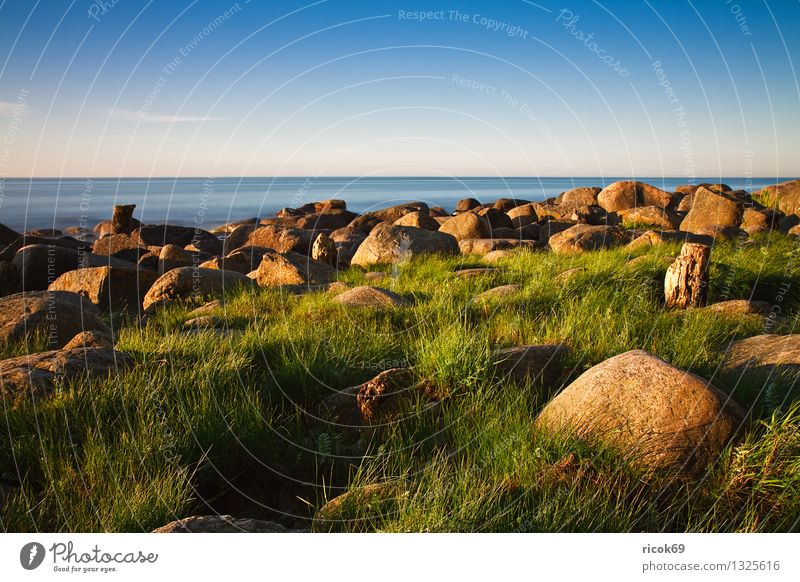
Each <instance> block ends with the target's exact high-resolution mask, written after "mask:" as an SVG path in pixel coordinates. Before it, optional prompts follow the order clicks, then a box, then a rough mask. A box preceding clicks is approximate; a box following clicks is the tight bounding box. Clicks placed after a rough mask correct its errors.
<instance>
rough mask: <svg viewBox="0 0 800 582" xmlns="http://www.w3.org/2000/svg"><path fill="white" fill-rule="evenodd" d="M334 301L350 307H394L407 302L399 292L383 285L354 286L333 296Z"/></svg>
mask: <svg viewBox="0 0 800 582" xmlns="http://www.w3.org/2000/svg"><path fill="white" fill-rule="evenodd" d="M333 301H334V303H341V304H342V305H347V306H349V307H376V308H387V307H388V308H393V307H400V306H402V305H404V304H405V303H406V301H405V299H403V298H402V297H401V296H400V295H398V294H397V293H394V292H392V291H389V290H388V289H382V288H381V287H370V286H362V287H354V288H352V289H349V290H348V291H345V292H344V293H341V294H339V295H337V296H336V297H334V298H333Z"/></svg>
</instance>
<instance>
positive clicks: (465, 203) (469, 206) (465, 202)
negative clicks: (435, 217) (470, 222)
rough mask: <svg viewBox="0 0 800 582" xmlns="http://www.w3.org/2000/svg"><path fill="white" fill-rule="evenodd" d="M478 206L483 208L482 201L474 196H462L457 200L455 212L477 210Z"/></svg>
mask: <svg viewBox="0 0 800 582" xmlns="http://www.w3.org/2000/svg"><path fill="white" fill-rule="evenodd" d="M478 208H481V203H480V202H478V201H477V200H475V199H474V198H462V199H461V200H459V201H458V202H456V211H455V213H456V214H461V213H462V212H469V211H470V210H476V209H478Z"/></svg>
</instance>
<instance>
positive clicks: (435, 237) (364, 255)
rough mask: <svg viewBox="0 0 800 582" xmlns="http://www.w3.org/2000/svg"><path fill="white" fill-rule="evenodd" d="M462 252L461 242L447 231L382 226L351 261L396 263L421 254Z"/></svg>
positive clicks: (361, 263)
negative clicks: (459, 243)
mask: <svg viewBox="0 0 800 582" xmlns="http://www.w3.org/2000/svg"><path fill="white" fill-rule="evenodd" d="M453 220H455V219H453ZM458 252H459V249H458V242H456V239H455V238H454V237H453V236H451V235H449V234H447V233H444V232H440V231H430V230H424V229H421V228H414V227H413V226H381V227H378V228H376V229H375V230H373V231H372V232H371V233H370V235H369V236H368V237H367V238H366V239H365V240H364V242H362V243H361V244H360V245H359V247H358V249H357V250H356V252H355V254H354V255H353V259H352V260H351V264H353V265H357V266H361V267H366V266H369V265H378V264H396V263H400V262H402V261H405V260H408V259H410V258H411V257H414V256H417V255H421V254H429V253H440V254H447V255H456V254H458Z"/></svg>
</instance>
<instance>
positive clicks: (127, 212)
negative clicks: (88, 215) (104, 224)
mask: <svg viewBox="0 0 800 582" xmlns="http://www.w3.org/2000/svg"><path fill="white" fill-rule="evenodd" d="M134 208H136V204H125V205H122V206H114V214H113V215H112V217H111V234H130V233H132V232H133V209H134Z"/></svg>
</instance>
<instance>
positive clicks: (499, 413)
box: [0, 234, 800, 531]
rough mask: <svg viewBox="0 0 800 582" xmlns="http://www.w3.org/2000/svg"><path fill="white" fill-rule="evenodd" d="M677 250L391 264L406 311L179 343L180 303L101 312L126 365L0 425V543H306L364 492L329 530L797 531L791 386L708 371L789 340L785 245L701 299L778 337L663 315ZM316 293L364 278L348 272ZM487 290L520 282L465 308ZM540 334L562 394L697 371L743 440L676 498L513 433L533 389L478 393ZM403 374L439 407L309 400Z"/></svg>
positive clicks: (543, 439)
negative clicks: (590, 376) (387, 423)
mask: <svg viewBox="0 0 800 582" xmlns="http://www.w3.org/2000/svg"><path fill="white" fill-rule="evenodd" d="M678 248H679V247H678V246H677V245H670V244H667V245H662V246H658V247H652V248H649V249H642V250H639V251H634V252H633V254H631V253H630V252H629V251H627V250H624V249H615V250H608V251H598V252H590V253H584V254H581V255H576V256H572V257H569V256H558V255H555V254H553V253H550V252H541V251H539V252H526V253H519V254H515V255H514V256H513V257H509V258H507V259H503V260H502V261H501V262H499V263H497V264H496V265H494V266H496V267H498V269H499V271H498V272H496V273H494V274H490V275H488V276H485V277H479V278H471V279H466V278H460V277H456V276H454V275H453V271H454V270H455V269H457V268H461V267H473V266H485V265H483V264H482V263H481V260H480V258H479V257H474V258H472V257H455V258H441V257H430V258H426V259H422V260H414V261H412V262H410V263H407V264H403V265H400V266H397V267H387V268H385V269H384V270H385V271H386V272H387V278H386V279H384V280H383V281H381V282H379V283H377V284H378V285H379V286H382V287H386V288H389V289H391V290H393V291H395V292H397V293H400V294H401V295H403V296H405V297H406V298H407V299H408V300H409V302H408V305H407V306H405V307H401V308H398V309H392V310H375V309H353V308H347V307H345V306H342V305H338V304H336V303H334V302H332V300H331V299H332V295H331V294H330V293H325V292H315V293H308V294H304V295H293V294H289V293H286V292H281V291H279V290H266V289H258V290H251V291H238V292H234V293H232V294H230V295H229V296H228V297H227V298H226V304H225V306H224V308H219V309H218V310H217V311H216V313H215V314H216V315H217V316H218V317H220V318H221V319H222V320H223V321H224V322H225V326H226V329H225V331H224V332H222V333H220V332H218V331H217V332H215V331H200V332H197V333H188V334H187V333H184V332H183V325H184V322H185V321H186V320H187V319H189V317H190V316H189V315H188V313H189V311H191V310H192V309H193V308H194V307H197V306H198V305H200V304H201V303H202V301H199V300H198V301H197V302H196V303H187V304H177V305H173V306H171V307H170V308H169V309H167V310H165V311H163V312H160V313H159V314H158V315H157V316H156V317H154V318H152V319H151V320H149V321H148V323H147V325H146V326H144V327H138V326H136V325H133V324H132V322H131V321H128V320H126V319H125V318H115V319H114V321H113V322H112V323H113V325H114V327H115V328H117V329H119V341H118V345H117V349H119V350H122V351H125V352H127V353H129V354H131V355H132V356H133V357H134V359H135V361H136V365H135V366H134V367H133V368H132V369H131V370H130V371H127V372H124V373H121V374H120V375H118V376H116V377H114V378H111V379H108V380H102V381H101V380H93V381H88V382H87V381H84V382H80V381H79V382H73V385H72V386H64V387H63V389H62V390H61V391H60V392H59V393H58V394H57V395H56V396H55V397H53V398H51V399H49V400H46V401H43V402H40V403H38V404H37V405H36V406H33V405H27V406H24V407H22V408H19V409H16V410H11V409H8V408H5V409H4V410H3V417H4V418H3V424H4V425H5V426H6V427H7V430H5V431H3V433H4V434H3V435H2V437H0V439H2V446H0V473H2V474H3V475H4V485H3V486H2V489H0V490H1V491H2V492H3V493H2V495H3V503H2V508H1V509H0V529H3V530H10V531H35V530H44V531H143V530H144V531H149V530H151V529H153V528H155V527H158V526H160V525H163V524H164V523H166V522H168V521H171V520H172V519H176V518H179V517H185V516H188V515H195V514H208V513H215V512H220V513H229V514H232V515H235V516H238V517H242V516H248V517H257V518H261V519H270V520H274V521H278V522H280V523H283V524H284V525H287V526H289V527H294V528H305V529H308V528H309V527H311V525H310V520H309V518H310V517H311V516H312V515H313V514H314V512H315V511H316V510H317V509H318V508H319V507H321V506H322V505H323V504H324V503H325V502H326V501H327V500H328V499H331V498H333V497H335V496H337V495H339V494H341V493H342V492H344V491H348V490H351V491H360V490H361V488H363V487H365V486H370V485H374V484H376V483H380V484H383V485H382V487H381V488H375V490H376V491H378V493H376V494H375V495H374V496H372V497H370V499H368V501H370V502H369V503H367V502H363V503H353V504H351V506H347V507H344V508H343V510H342V512H341V513H340V514H339V515H338V517H340V518H341V519H342V520H343V521H341V522H340V523H334V524H332V525H331V524H329V526H330V527H333V528H334V529H338V530H344V531H365V530H366V531H372V530H381V531H642V530H645V531H661V530H670V531H786V530H797V529H798V528H800V525H799V524H798V519H800V410H799V409H798V403H799V402H800V393H798V391H797V388H796V387H795V386H794V384H793V383H792V382H791V380H786V381H776V382H773V383H772V384H770V385H768V386H759V385H743V384H742V385H738V386H734V385H732V383H731V382H730V380H729V379H727V378H725V377H722V376H720V374H719V373H718V366H719V363H720V361H721V359H722V357H723V354H724V351H725V348H726V347H727V345H728V344H729V342H730V341H732V340H735V339H742V338H746V337H750V336H753V335H758V334H761V333H790V332H791V331H792V330H795V329H797V326H796V324H797V322H798V313H799V312H798V304H799V303H800V294H798V289H800V255H798V253H797V251H798V245H797V243H796V242H793V240H792V239H789V238H787V237H784V236H782V235H778V234H775V235H772V236H770V237H765V238H759V239H756V240H755V241H754V242H751V243H746V244H736V243H726V244H722V245H718V246H717V247H715V248H714V250H713V252H712V270H711V288H710V290H709V300H710V302H716V301H723V300H727V299H739V298H752V299H761V300H765V301H768V302H770V303H771V304H773V305H778V306H779V307H780V311H781V313H780V314H781V315H782V316H783V317H785V320H784V321H783V322H782V323H781V327H779V328H770V327H769V326H768V325H765V322H764V320H763V319H762V318H761V317H757V316H742V315H725V314H720V313H714V312H711V311H708V310H692V311H686V312H665V311H664V310H663V307H662V296H663V290H662V285H663V276H664V272H665V271H666V268H667V266H668V262H667V261H666V260H665V257H669V256H674V255H675V254H677V252H678ZM640 255H644V256H645V258H643V259H637V261H636V262H635V263H634V264H631V263H629V260H630V259H631V258H632V257H633V256H640ZM577 267H581V268H583V270H582V271H580V272H578V273H577V274H575V275H574V276H572V277H571V278H569V279H568V280H563V279H561V280H558V279H556V275H558V274H559V273H563V272H564V271H566V270H568V269H574V268H577ZM339 280H340V281H344V282H347V283H350V284H365V279H364V274H363V273H362V272H360V271H358V270H351V271H347V272H343V273H341V274H340V277H339ZM507 283H515V284H519V285H521V286H522V289H521V290H520V292H519V293H518V294H516V295H513V296H510V297H505V298H499V299H496V300H489V301H485V302H473V301H472V298H473V297H474V296H475V295H476V294H477V293H478V292H480V291H484V290H487V289H489V288H491V287H494V286H497V285H500V284H507ZM553 342H563V343H565V344H567V345H568V346H570V348H571V354H570V356H569V358H568V361H567V362H566V365H565V367H564V370H563V374H562V379H561V380H562V383H564V384H566V383H568V382H569V381H571V380H572V379H574V378H576V377H577V376H578V375H580V374H581V373H582V372H583V371H585V370H586V369H588V368H589V367H591V366H593V365H595V364H597V363H599V362H601V361H603V360H604V359H606V358H609V357H611V356H614V355H616V354H619V353H621V352H624V351H627V350H630V349H645V350H648V351H650V352H652V353H653V354H655V355H657V356H660V357H662V358H664V359H665V360H667V361H668V362H670V363H672V364H673V365H675V366H678V367H680V368H683V369H686V370H689V371H692V372H694V373H696V374H698V375H700V376H702V377H704V378H708V379H711V380H712V381H713V382H714V384H715V385H717V386H718V387H719V388H721V389H722V390H725V391H728V392H731V393H733V394H734V396H735V398H736V399H737V400H738V401H739V402H740V403H741V404H742V405H743V406H744V407H745V408H746V409H749V410H750V412H751V423H750V426H749V428H748V430H747V434H745V435H743V437H742V439H741V440H740V441H739V442H737V443H736V444H734V445H731V446H730V447H729V448H728V449H727V450H726V451H725V453H724V455H723V459H722V460H721V461H720V463H719V464H718V466H716V467H714V468H713V469H712V470H710V472H709V474H708V475H707V477H706V478H705V479H703V480H701V481H700V482H696V481H694V482H691V483H686V482H681V483H678V482H675V481H659V480H658V479H657V478H645V477H644V476H643V475H641V474H638V473H637V472H636V471H635V470H634V469H633V468H632V467H629V466H627V465H626V464H625V463H624V462H622V461H621V460H620V459H619V458H616V457H615V456H614V455H613V454H611V453H609V452H608V451H598V450H592V449H589V448H587V447H586V446H584V445H582V444H580V443H574V442H566V441H564V440H559V439H555V438H553V437H552V436H550V435H547V434H541V433H538V432H536V431H535V430H534V429H533V428H532V424H533V422H532V421H533V419H534V418H535V416H536V414H537V412H538V410H539V409H540V408H541V407H542V406H543V405H544V404H545V400H546V397H544V396H541V395H540V394H541V391H540V390H537V387H536V386H532V385H527V386H526V385H522V386H520V385H511V384H507V383H503V382H498V381H497V379H496V378H494V377H493V376H492V373H491V366H490V352H491V349H493V348H495V347H502V346H511V345H518V344H537V343H553ZM4 351H5V353H4V354H3V357H10V356H11V355H16V354H17V353H18V352H19V349H18V348H4ZM403 366H412V367H413V369H414V371H415V373H416V374H417V375H418V376H419V377H421V378H426V379H428V380H429V381H430V382H431V383H432V384H433V385H434V386H435V387H436V389H437V391H438V392H439V393H440V394H446V395H447V397H446V398H445V399H444V400H443V401H442V404H441V406H440V408H439V411H440V413H439V414H438V415H430V414H420V415H417V416H412V417H410V418H408V419H407V420H405V421H404V422H402V423H400V424H398V425H395V426H393V427H390V428H385V429H382V430H380V431H376V432H375V433H374V434H371V435H368V437H367V436H365V437H362V438H360V439H358V438H354V437H353V435H352V434H351V431H348V430H347V429H345V428H342V427H340V426H337V425H336V424H335V423H332V422H330V418H327V417H326V416H325V414H324V413H322V412H321V410H320V407H319V402H320V401H321V400H322V399H323V398H325V397H326V396H329V395H330V394H332V393H333V392H332V391H334V390H341V389H344V388H346V387H348V386H353V385H355V384H358V383H361V382H364V381H366V380H368V379H370V378H372V377H373V376H375V375H376V374H377V373H378V372H380V371H381V370H384V369H387V368H391V367H403ZM537 395H539V396H537Z"/></svg>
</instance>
